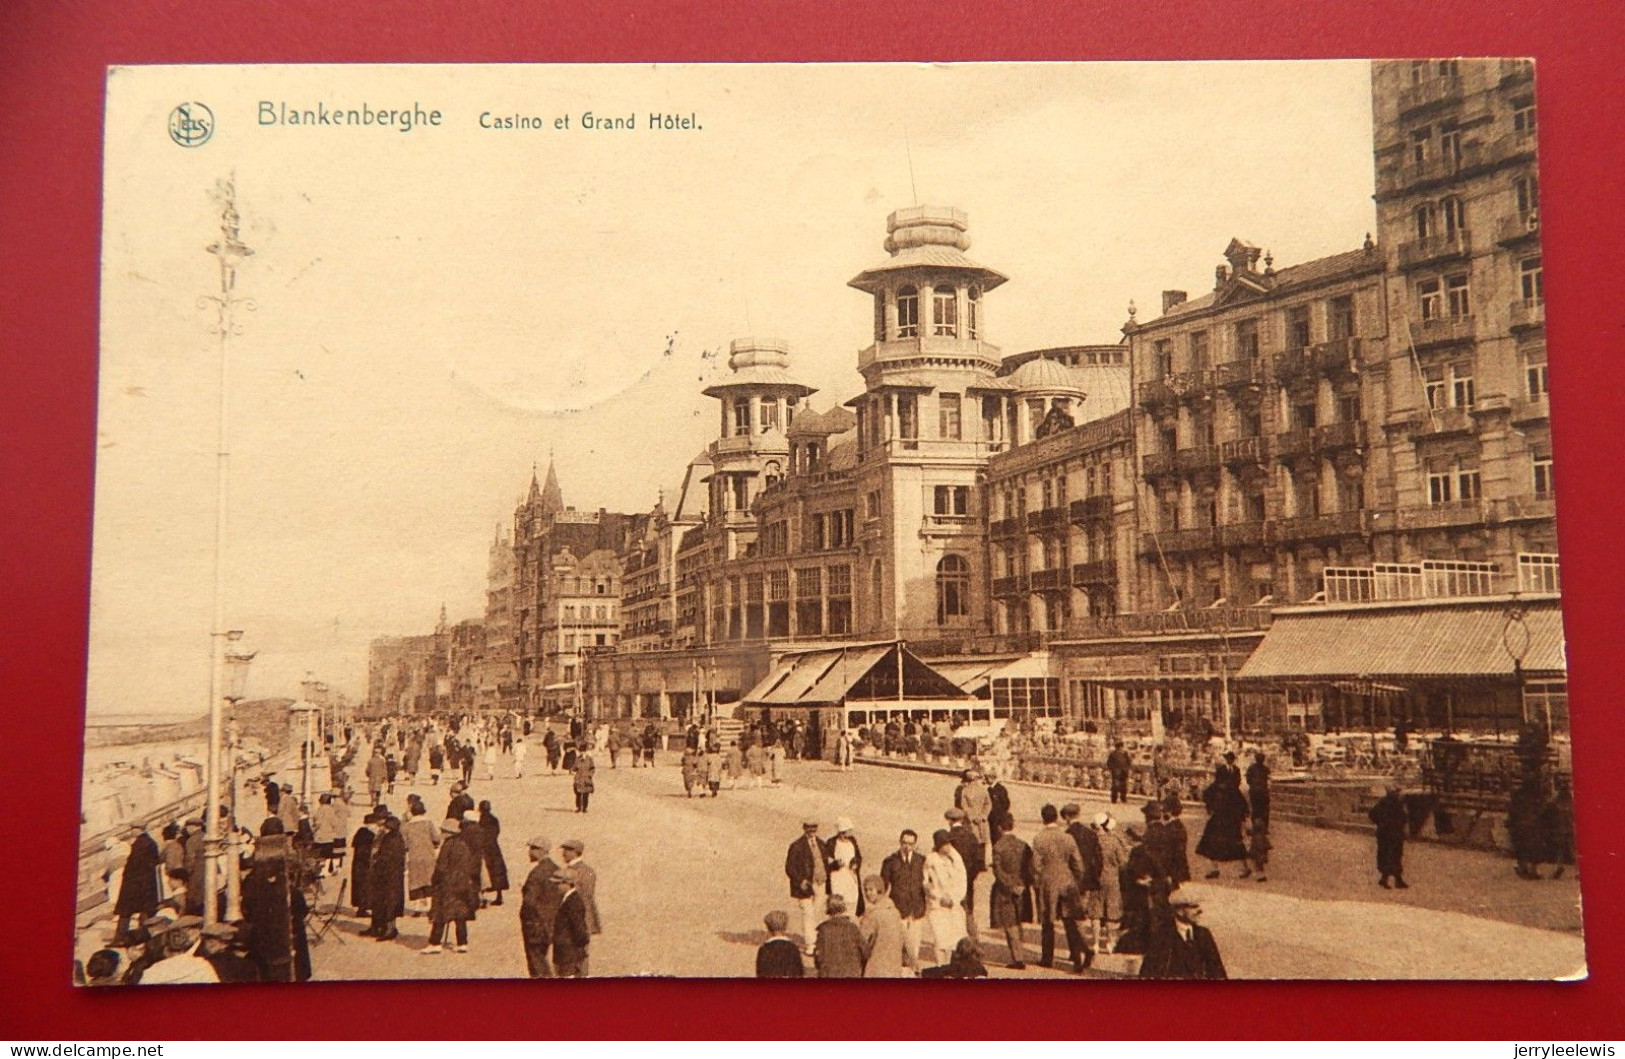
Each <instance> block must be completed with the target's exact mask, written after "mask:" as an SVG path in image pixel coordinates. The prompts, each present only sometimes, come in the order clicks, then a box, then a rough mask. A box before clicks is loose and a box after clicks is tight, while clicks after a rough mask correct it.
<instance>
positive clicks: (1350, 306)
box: [1326, 294, 1355, 341]
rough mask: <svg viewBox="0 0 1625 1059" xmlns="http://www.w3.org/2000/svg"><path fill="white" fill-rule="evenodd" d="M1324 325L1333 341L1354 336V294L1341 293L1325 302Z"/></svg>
mask: <svg viewBox="0 0 1625 1059" xmlns="http://www.w3.org/2000/svg"><path fill="white" fill-rule="evenodd" d="M1326 327H1327V330H1328V331H1330V332H1331V337H1332V339H1333V340H1334V341H1335V340H1337V339H1340V338H1353V337H1354V334H1355V328H1354V295H1352V294H1343V295H1340V296H1338V297H1336V298H1333V299H1332V300H1331V301H1330V302H1329V303H1328V304H1327V306H1326Z"/></svg>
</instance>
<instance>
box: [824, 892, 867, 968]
mask: <svg viewBox="0 0 1625 1059" xmlns="http://www.w3.org/2000/svg"><path fill="white" fill-rule="evenodd" d="M825 910H826V911H827V912H828V916H827V918H825V920H824V921H823V922H822V923H820V924H818V940H817V941H816V942H814V943H813V966H814V967H816V968H817V969H818V977H820V978H862V977H863V934H862V933H861V932H860V931H859V930H858V925H857V924H856V923H854V922H852V920H851V919H850V918H848V916H847V914H846V913H847V906H846V898H844V897H842V896H841V895H840V894H830V895H829V901H828V902H827V903H826V905H825Z"/></svg>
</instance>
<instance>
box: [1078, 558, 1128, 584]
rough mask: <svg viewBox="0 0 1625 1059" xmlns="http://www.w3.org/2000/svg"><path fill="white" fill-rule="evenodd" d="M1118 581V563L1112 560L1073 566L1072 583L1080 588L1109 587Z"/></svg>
mask: <svg viewBox="0 0 1625 1059" xmlns="http://www.w3.org/2000/svg"><path fill="white" fill-rule="evenodd" d="M1116 581H1117V563H1115V562H1114V561H1112V560H1111V559H1102V560H1100V561H1099V562H1094V563H1074V564H1073V565H1072V583H1073V584H1074V585H1077V586H1079V587H1080V588H1081V587H1084V586H1088V585H1109V584H1114V583H1115V582H1116Z"/></svg>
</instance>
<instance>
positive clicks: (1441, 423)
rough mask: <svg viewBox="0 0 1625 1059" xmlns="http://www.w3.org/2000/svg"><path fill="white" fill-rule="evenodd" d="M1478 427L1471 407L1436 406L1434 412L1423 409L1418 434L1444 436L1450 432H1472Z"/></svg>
mask: <svg viewBox="0 0 1625 1059" xmlns="http://www.w3.org/2000/svg"><path fill="white" fill-rule="evenodd" d="M1477 428H1478V424H1477V423H1476V422H1475V421H1474V419H1473V410H1472V409H1471V408H1460V407H1451V408H1435V409H1433V410H1432V414H1429V413H1428V412H1427V411H1426V410H1424V411H1423V413H1422V421H1421V422H1420V423H1419V424H1418V425H1417V428H1416V434H1417V436H1418V437H1444V436H1445V435H1448V434H1471V433H1472V432H1473V431H1474V430H1476V429H1477Z"/></svg>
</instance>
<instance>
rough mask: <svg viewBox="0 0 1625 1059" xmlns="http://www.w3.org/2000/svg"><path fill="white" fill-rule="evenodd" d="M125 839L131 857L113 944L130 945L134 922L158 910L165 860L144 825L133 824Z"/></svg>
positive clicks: (122, 879)
mask: <svg viewBox="0 0 1625 1059" xmlns="http://www.w3.org/2000/svg"><path fill="white" fill-rule="evenodd" d="M125 837H126V838H127V839H128V840H129V843H130V855H129V856H128V857H126V858H125V859H124V874H123V875H122V876H120V878H119V885H118V897H117V898H115V900H114V902H113V914H114V915H116V916H118V929H117V930H116V931H115V932H114V934H113V944H114V945H123V944H126V943H127V942H128V940H129V937H130V919H131V917H132V916H133V917H138V918H137V920H136V921H137V922H140V919H142V918H145V917H147V916H150V915H152V914H154V913H155V912H157V911H158V867H159V865H160V864H162V863H163V857H162V856H161V855H160V854H159V852H158V843H156V842H154V841H153V840H152V836H151V835H149V834H147V829H146V827H144V826H143V825H141V824H132V825H130V828H129V829H128V831H126V832H125Z"/></svg>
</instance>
